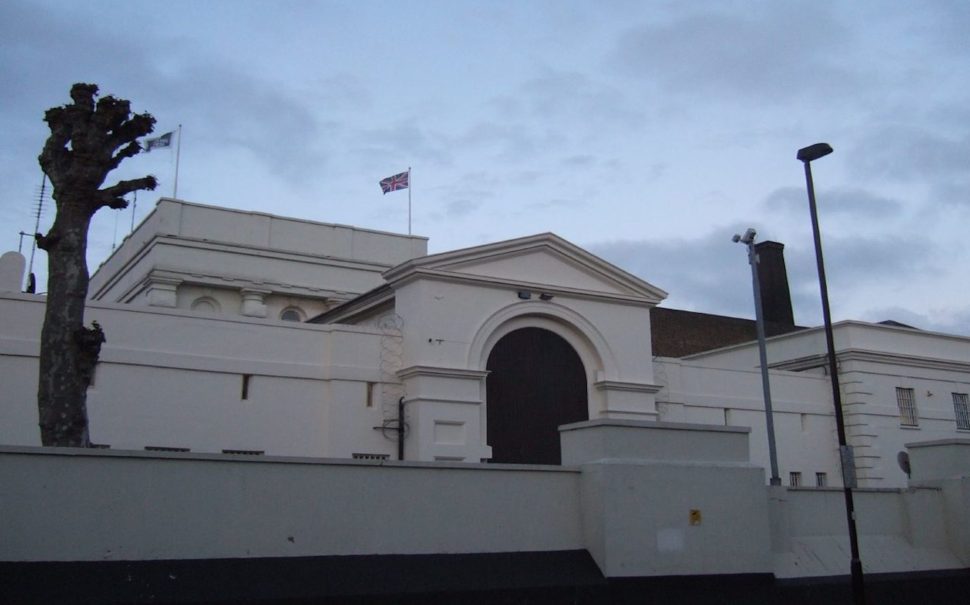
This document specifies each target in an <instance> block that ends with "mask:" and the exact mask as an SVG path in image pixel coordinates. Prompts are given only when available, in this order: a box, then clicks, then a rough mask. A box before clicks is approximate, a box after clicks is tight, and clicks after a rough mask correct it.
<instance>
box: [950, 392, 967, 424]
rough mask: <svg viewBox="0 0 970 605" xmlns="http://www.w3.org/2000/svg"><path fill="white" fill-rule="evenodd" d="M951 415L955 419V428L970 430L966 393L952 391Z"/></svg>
mask: <svg viewBox="0 0 970 605" xmlns="http://www.w3.org/2000/svg"><path fill="white" fill-rule="evenodd" d="M953 416H954V417H955V418H956V421H957V428H958V429H963V430H965V431H967V430H970V411H968V410H967V394H966V393H953Z"/></svg>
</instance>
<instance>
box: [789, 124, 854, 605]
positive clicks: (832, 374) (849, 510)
mask: <svg viewBox="0 0 970 605" xmlns="http://www.w3.org/2000/svg"><path fill="white" fill-rule="evenodd" d="M830 153H832V147H831V146H830V145H829V144H828V143H816V144H814V145H809V146H808V147H805V148H803V149H799V150H798V154H797V155H796V156H795V157H796V158H797V159H798V160H800V161H801V162H802V163H803V164H805V183H806V186H807V187H808V207H809V211H810V212H811V215H812V233H813V235H814V236H815V260H816V263H817V264H818V283H819V290H820V291H821V293H822V317H823V320H824V322H825V344H826V346H827V348H828V365H829V378H830V379H831V382H832V402H833V404H834V405H835V425H836V427H837V429H838V434H839V456H840V458H841V461H842V486H843V489H842V491H843V493H844V494H845V515H846V520H847V521H848V525H849V547H850V549H851V552H852V562H851V564H850V569H851V572H852V599H853V602H854V603H855V605H864V604H865V601H866V598H865V584H864V583H863V578H862V560H861V559H860V558H859V537H858V534H857V533H856V525H855V505H854V504H853V502H852V488H853V487H855V483H856V479H855V461H854V458H853V454H852V448H851V447H850V446H849V445H848V444H847V443H846V438H845V420H844V419H843V417H842V393H841V391H840V390H839V376H838V368H837V367H836V363H835V339H834V338H833V336H832V315H831V313H830V312H829V293H828V287H827V286H826V283H825V263H824V262H823V260H822V237H821V235H820V234H819V230H818V213H817V211H816V209H815V186H814V184H813V183H812V162H813V161H815V160H817V159H819V158H821V157H825V156H827V155H828V154H830Z"/></svg>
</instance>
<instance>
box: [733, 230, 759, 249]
mask: <svg viewBox="0 0 970 605" xmlns="http://www.w3.org/2000/svg"><path fill="white" fill-rule="evenodd" d="M756 235H758V232H757V231H755V230H754V229H750V228H749V229H748V230H747V231H745V232H744V235H739V234H737V233H735V234H734V237H732V238H731V241H732V242H734V243H735V244H736V243H738V242H741V243H742V244H747V245H749V246H750V245H751V244H753V243H754V237H755V236H756Z"/></svg>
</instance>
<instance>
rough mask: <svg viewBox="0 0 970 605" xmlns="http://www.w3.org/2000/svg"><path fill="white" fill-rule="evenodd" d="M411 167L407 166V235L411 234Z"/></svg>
mask: <svg viewBox="0 0 970 605" xmlns="http://www.w3.org/2000/svg"><path fill="white" fill-rule="evenodd" d="M412 186H413V185H412V184H411V167H410V166H408V235H411V187H412Z"/></svg>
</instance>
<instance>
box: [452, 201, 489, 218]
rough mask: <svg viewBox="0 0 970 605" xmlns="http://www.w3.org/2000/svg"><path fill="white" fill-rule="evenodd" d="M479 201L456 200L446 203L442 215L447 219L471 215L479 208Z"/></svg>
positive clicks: (480, 203) (480, 204)
mask: <svg viewBox="0 0 970 605" xmlns="http://www.w3.org/2000/svg"><path fill="white" fill-rule="evenodd" d="M481 206H482V202H481V200H470V199H467V198H465V199H458V200H454V201H452V202H448V204H447V205H446V206H445V210H444V214H445V216H446V217H447V218H461V217H464V216H467V215H469V214H472V213H473V212H475V211H476V210H478V209H479V208H481Z"/></svg>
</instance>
